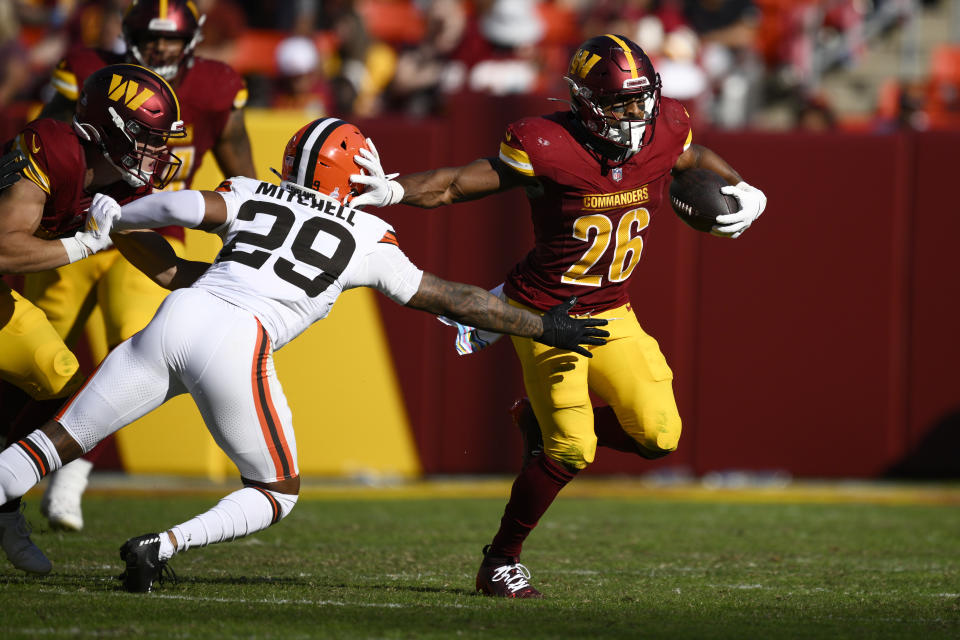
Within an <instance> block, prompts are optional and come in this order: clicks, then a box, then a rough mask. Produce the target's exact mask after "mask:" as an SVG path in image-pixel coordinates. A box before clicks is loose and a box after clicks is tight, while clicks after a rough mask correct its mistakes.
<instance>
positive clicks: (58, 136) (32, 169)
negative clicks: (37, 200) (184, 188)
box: [7, 118, 150, 239]
mask: <svg viewBox="0 0 960 640" xmlns="http://www.w3.org/2000/svg"><path fill="white" fill-rule="evenodd" d="M11 146H13V147H16V148H18V149H20V151H21V152H22V153H23V155H24V156H26V158H27V167H26V168H25V169H24V170H23V175H24V176H25V177H26V178H27V180H30V181H31V182H33V183H34V184H36V185H37V186H38V187H40V188H41V189H43V191H44V192H45V193H46V194H47V202H46V204H44V207H43V218H42V219H41V221H40V227H39V228H38V229H37V231H36V233H35V234H34V235H36V236H37V237H39V238H46V239H51V238H61V237H64V236H69V235H73V234H74V233H76V232H77V231H78V230H79V229H80V228H81V227H82V226H83V223H84V221H85V220H86V217H87V210H88V209H89V208H90V202H91V200H92V199H93V193H88V192H87V191H86V190H84V188H83V182H84V178H85V177H86V174H87V158H86V156H85V155H84V147H83V142H82V141H81V140H80V138H79V136H77V134H76V132H74V130H73V125H69V124H67V123H65V122H60V121H59V120H53V119H51V118H42V119H40V120H34V121H33V122H31V123H30V124H28V125H27V126H26V127H25V128H24V129H23V131H21V132H20V134H19V135H18V136H17V137H16V138H14V139H13V142H12V143H11V144H8V145H7V147H8V148H9V147H11ZM98 153H99V152H98ZM117 180H118V181H117V182H115V183H113V184H111V185H109V186H107V187H101V188H99V189H97V192H99V193H104V194H106V195H108V196H110V197H112V198H113V199H114V200H116V201H117V202H119V203H120V204H126V203H127V202H130V201H131V200H134V199H136V198H140V197H142V196H145V195H147V194H149V193H150V187H140V188H139V189H137V188H135V187H131V186H130V185H128V184H127V183H126V182H123V181H122V180H120V179H119V177H118V178H117Z"/></svg>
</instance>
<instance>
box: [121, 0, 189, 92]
mask: <svg viewBox="0 0 960 640" xmlns="http://www.w3.org/2000/svg"><path fill="white" fill-rule="evenodd" d="M206 19H207V17H206V16H205V15H202V14H201V13H200V10H199V9H197V5H196V4H194V3H193V1H192V0H134V1H133V4H132V5H130V8H129V9H127V13H126V14H125V15H124V16H123V39H124V40H125V41H126V43H127V51H128V55H129V56H130V57H131V58H132V59H133V60H132V61H134V62H136V63H137V64H139V65H143V66H144V67H147V68H148V69H151V70H153V71H155V72H156V73H158V74H160V75H161V76H163V77H164V78H166V79H167V80H172V79H173V78H174V77H176V75H177V73H179V71H180V69H181V68H185V67H186V68H189V67H190V65H191V64H192V63H193V50H194V48H195V47H196V46H197V43H198V42H200V40H201V35H200V27H202V26H203V23H204V21H205V20H206ZM155 38H175V39H178V40H183V42H184V47H183V51H182V52H181V54H180V56H179V57H178V58H177V59H176V60H173V61H169V60H160V59H159V58H156V57H155V56H145V54H144V52H143V46H144V43H145V42H147V41H148V40H151V39H155ZM148 58H149V59H148Z"/></svg>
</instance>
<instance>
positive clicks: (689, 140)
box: [683, 129, 693, 151]
mask: <svg viewBox="0 0 960 640" xmlns="http://www.w3.org/2000/svg"><path fill="white" fill-rule="evenodd" d="M692 142H693V129H688V130H687V141H686V142H684V143H683V150H684V151H686V150H687V149H689V148H690V143H692Z"/></svg>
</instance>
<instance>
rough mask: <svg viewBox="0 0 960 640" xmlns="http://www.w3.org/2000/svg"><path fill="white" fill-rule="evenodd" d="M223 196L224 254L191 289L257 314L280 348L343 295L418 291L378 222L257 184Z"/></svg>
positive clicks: (414, 275) (398, 295) (235, 183)
mask: <svg viewBox="0 0 960 640" xmlns="http://www.w3.org/2000/svg"><path fill="white" fill-rule="evenodd" d="M224 187H229V191H225V190H224ZM218 191H219V192H220V195H222V196H223V199H224V200H225V201H226V204H227V213H228V215H227V220H228V222H227V223H226V224H224V225H223V226H222V227H220V228H219V229H218V230H217V231H216V233H217V234H218V235H219V236H220V237H221V238H222V239H223V249H221V251H220V253H219V254H218V255H217V259H216V262H215V263H214V264H213V265H212V266H211V267H210V268H209V269H208V270H207V271H206V273H204V275H202V276H201V277H200V278H199V279H198V280H197V281H196V282H195V283H194V284H193V285H192V286H193V287H196V288H200V289H204V290H207V291H209V292H210V293H212V294H213V295H215V296H217V297H219V298H221V299H223V300H226V301H227V302H230V303H231V304H234V305H236V306H238V307H240V308H242V309H246V310H248V311H250V312H251V313H253V314H254V315H255V316H256V317H257V318H258V319H259V320H260V322H261V323H262V324H263V326H264V328H265V329H266V330H267V333H268V334H269V335H270V339H271V342H272V343H273V347H274V349H279V348H280V347H282V346H283V345H284V344H286V343H287V342H290V340H292V339H294V338H295V337H297V336H298V335H300V333H302V332H303V331H304V330H305V329H306V328H307V327H309V326H310V325H311V324H313V323H314V322H316V321H317V320H320V319H321V318H324V317H325V316H326V315H327V314H328V313H329V312H330V308H331V307H332V306H333V303H334V301H336V299H337V297H338V296H339V295H340V293H341V292H342V291H345V290H347V289H352V288H354V287H364V286H366V287H372V288H375V289H377V290H379V291H381V292H382V293H384V294H385V295H387V296H388V297H390V298H391V299H392V300H394V301H396V302H398V303H399V304H406V303H407V302H408V301H409V300H410V298H411V297H413V295H414V294H415V293H416V292H417V289H418V288H419V287H420V280H421V279H422V278H423V271H421V270H420V269H418V268H417V267H416V266H415V265H414V264H413V263H412V262H410V260H409V259H408V258H407V257H406V255H404V253H403V252H402V251H401V250H400V247H399V245H398V244H397V240H396V235H395V234H394V230H393V228H392V227H391V226H390V225H389V224H387V223H386V222H384V221H383V220H381V219H380V218H378V217H376V216H373V215H371V214H369V213H364V212H363V211H360V210H359V209H352V208H350V207H345V206H343V205H342V204H340V203H339V202H337V201H336V200H334V199H332V198H329V197H327V196H324V195H321V194H316V195H313V194H306V193H299V192H292V191H286V190H284V189H281V188H280V187H279V186H278V185H276V184H271V183H269V182H261V181H259V180H253V179H251V178H243V177H238V178H230V180H228V181H225V182H224V183H223V184H222V185H221V188H220V189H218Z"/></svg>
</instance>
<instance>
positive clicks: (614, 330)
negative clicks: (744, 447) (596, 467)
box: [509, 300, 680, 469]
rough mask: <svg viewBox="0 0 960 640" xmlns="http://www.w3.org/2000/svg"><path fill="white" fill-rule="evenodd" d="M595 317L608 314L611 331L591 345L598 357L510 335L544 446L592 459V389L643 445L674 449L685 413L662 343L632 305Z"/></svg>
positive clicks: (564, 458) (557, 453) (577, 462)
mask: <svg viewBox="0 0 960 640" xmlns="http://www.w3.org/2000/svg"><path fill="white" fill-rule="evenodd" d="M509 302H510V304H512V305H514V306H516V307H521V308H525V309H528V310H530V311H532V309H529V308H528V307H525V306H524V305H521V304H519V303H517V302H515V301H513V300H509ZM592 317H595V318H606V319H608V320H609V323H608V324H607V325H606V326H605V327H604V329H606V330H607V331H609V332H610V337H609V338H607V344H605V345H603V346H599V347H588V349H589V350H590V352H591V353H592V354H593V357H592V358H585V357H583V356H581V355H579V354H576V353H574V352H572V351H565V350H562V349H556V348H554V347H548V346H547V345H544V344H540V343H539V342H534V341H533V340H532V339H530V338H518V337H515V336H514V337H512V339H513V347H514V349H515V350H516V352H517V357H518V358H519V359H520V364H521V366H522V367H523V381H524V385H525V387H526V390H527V395H528V397H529V398H530V404H531V405H532V406H533V411H534V413H535V414H536V416H537V420H538V422H539V423H540V430H541V431H542V432H543V444H544V451H545V452H546V454H547V455H549V456H550V457H551V458H553V459H554V460H557V461H559V462H561V463H563V464H565V465H567V466H569V467H571V468H575V469H584V468H586V467H587V465H589V464H590V463H591V462H593V460H594V456H595V454H596V450H597V436H596V434H595V433H594V428H593V404H592V403H591V401H590V392H591V391H592V392H593V393H594V394H596V395H597V396H598V397H600V398H602V399H603V400H604V401H605V402H606V403H607V404H609V405H610V406H611V407H612V408H613V410H614V412H615V413H616V415H617V419H618V420H619V422H620V426H621V427H622V428H623V430H624V431H626V433H627V434H628V435H630V437H632V438H633V439H634V440H635V441H636V442H637V443H638V444H639V445H640V446H642V447H644V448H645V449H647V450H650V451H653V452H668V451H673V450H675V449H676V448H677V443H678V441H679V440H680V413H679V411H678V410H677V403H676V399H675V398H674V395H673V372H672V371H671V370H670V367H669V366H668V365H667V361H666V359H665V358H664V357H663V354H662V353H661V352H660V347H659V345H658V344H657V341H656V340H654V339H653V338H652V337H650V336H649V335H647V334H646V333H645V332H644V331H643V329H642V328H640V324H639V322H637V318H636V316H635V315H634V313H633V310H632V309H631V307H630V305H625V306H623V307H619V308H616V309H611V310H609V311H604V312H602V313H599V314H594V315H593V316H592Z"/></svg>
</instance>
